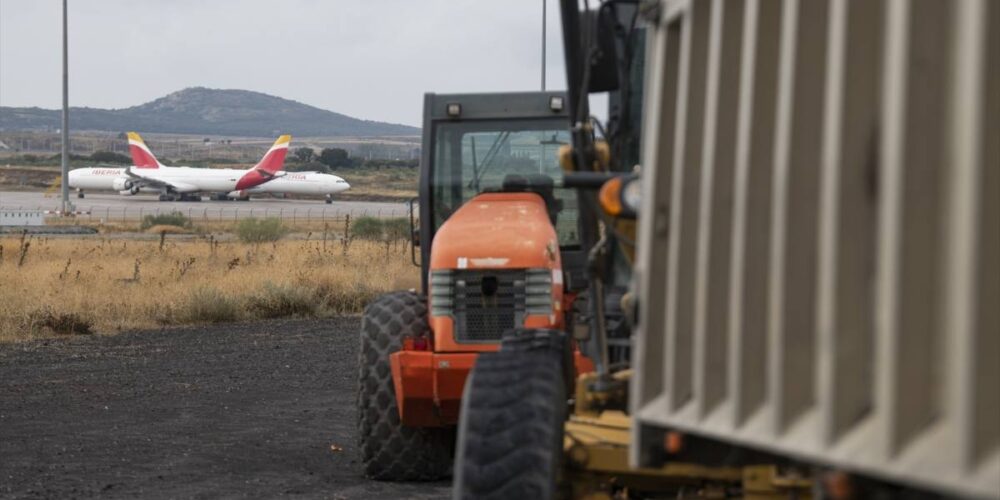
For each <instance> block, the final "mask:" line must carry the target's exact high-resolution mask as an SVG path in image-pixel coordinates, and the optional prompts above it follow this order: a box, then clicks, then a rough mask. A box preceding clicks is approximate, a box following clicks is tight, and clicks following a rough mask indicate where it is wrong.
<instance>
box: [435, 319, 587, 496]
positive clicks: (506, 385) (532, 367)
mask: <svg viewBox="0 0 1000 500" xmlns="http://www.w3.org/2000/svg"><path fill="white" fill-rule="evenodd" d="M513 333H514V334H517V337H519V338H516V339H515V338H512V337H513V336H512V335H507V336H505V338H504V341H503V345H502V347H501V350H500V351H499V352H495V353H486V354H481V355H480V356H479V358H478V359H477V360H476V366H475V368H473V370H472V373H470V375H469V378H468V380H466V383H465V394H463V396H462V409H461V412H460V419H461V420H460V422H459V426H458V446H457V448H456V450H455V459H456V464H455V482H454V485H453V487H454V493H455V494H454V497H455V498H462V499H466V498H477V499H479V498H483V499H494V498H495V499H505V498H539V499H549V498H554V497H556V496H557V494H558V493H559V490H558V487H557V483H558V478H559V472H560V467H561V464H562V453H563V424H564V421H565V419H566V406H567V396H566V383H565V381H564V375H563V373H564V367H563V364H564V362H563V357H564V356H563V352H562V351H563V350H564V342H565V341H564V339H565V336H564V335H563V334H562V333H561V332H556V331H547V330H525V329H521V330H515V331H514V332H513ZM526 339H531V340H526Z"/></svg>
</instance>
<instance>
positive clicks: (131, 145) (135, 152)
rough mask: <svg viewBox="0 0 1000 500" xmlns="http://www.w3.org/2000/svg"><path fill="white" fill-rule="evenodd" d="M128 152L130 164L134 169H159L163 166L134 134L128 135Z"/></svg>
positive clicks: (137, 135)
mask: <svg viewBox="0 0 1000 500" xmlns="http://www.w3.org/2000/svg"><path fill="white" fill-rule="evenodd" d="M128 151H129V153H131V154H132V164H133V165H135V167H136V168H160V167H162V166H163V165H162V164H161V163H160V161H159V160H157V159H156V157H155V156H153V153H152V152H150V151H149V148H148V147H146V143H145V142H143V140H142V137H139V134H137V133H135V132H129V133H128Z"/></svg>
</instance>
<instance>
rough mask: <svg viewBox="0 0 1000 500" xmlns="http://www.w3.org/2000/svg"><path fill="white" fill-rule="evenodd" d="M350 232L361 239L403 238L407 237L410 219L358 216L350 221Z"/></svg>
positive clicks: (384, 239) (385, 239)
mask: <svg viewBox="0 0 1000 500" xmlns="http://www.w3.org/2000/svg"><path fill="white" fill-rule="evenodd" d="M351 233H352V236H355V237H357V238H360V239H363V240H372V241H387V240H405V239H407V238H409V234H410V221H409V220H408V219H406V218H405V217H397V218H394V219H377V218H375V217H358V219H357V221H352V223H351Z"/></svg>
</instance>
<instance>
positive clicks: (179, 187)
mask: <svg viewBox="0 0 1000 500" xmlns="http://www.w3.org/2000/svg"><path fill="white" fill-rule="evenodd" d="M125 175H127V176H129V178H131V179H133V180H134V181H137V182H139V183H140V184H141V185H142V186H151V187H156V188H171V189H173V190H174V191H176V192H178V193H193V192H196V191H198V187H197V186H193V185H191V184H188V183H185V182H176V181H165V180H163V179H157V178H155V177H149V176H145V175H141V174H137V173H135V172H134V171H133V170H132V167H125Z"/></svg>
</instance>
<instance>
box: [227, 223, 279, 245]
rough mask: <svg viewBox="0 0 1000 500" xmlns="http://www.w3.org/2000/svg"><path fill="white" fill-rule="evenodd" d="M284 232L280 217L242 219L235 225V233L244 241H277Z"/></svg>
mask: <svg viewBox="0 0 1000 500" xmlns="http://www.w3.org/2000/svg"><path fill="white" fill-rule="evenodd" d="M285 233H286V230H285V226H283V225H282V224H281V219H278V218H274V217H270V218H267V219H255V218H249V219H243V220H241V221H240V223H239V224H237V225H236V235H237V236H238V237H239V238H240V241H242V242H244V243H264V242H269V241H278V240H280V239H281V237H282V236H284V235H285Z"/></svg>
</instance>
